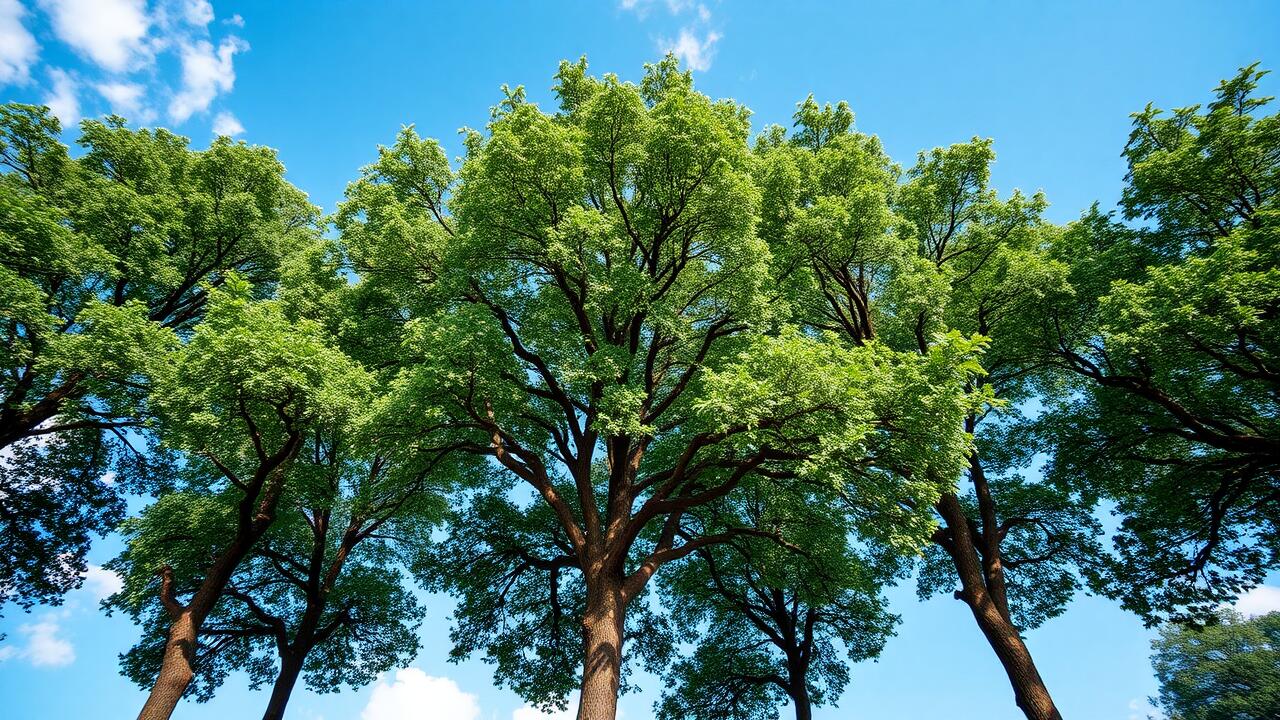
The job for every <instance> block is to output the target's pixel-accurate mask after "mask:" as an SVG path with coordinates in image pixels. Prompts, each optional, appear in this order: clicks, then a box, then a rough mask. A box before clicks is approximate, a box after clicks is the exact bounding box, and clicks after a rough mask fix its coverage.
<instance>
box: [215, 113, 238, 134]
mask: <svg viewBox="0 0 1280 720" xmlns="http://www.w3.org/2000/svg"><path fill="white" fill-rule="evenodd" d="M243 132H244V125H241V124H240V121H239V120H237V119H236V116H235V115H232V114H231V113H229V112H220V113H218V114H217V115H215V116H214V118H213V134H214V135H230V136H231V137H235V136H236V135H239V134H241V133H243Z"/></svg>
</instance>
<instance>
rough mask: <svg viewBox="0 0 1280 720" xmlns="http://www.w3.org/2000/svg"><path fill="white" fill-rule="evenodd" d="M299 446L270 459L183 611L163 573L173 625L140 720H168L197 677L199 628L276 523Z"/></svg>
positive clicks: (296, 438) (294, 442)
mask: <svg viewBox="0 0 1280 720" xmlns="http://www.w3.org/2000/svg"><path fill="white" fill-rule="evenodd" d="M300 446H301V435H298V434H296V433H294V434H293V435H292V437H291V438H290V441H289V443H288V444H286V446H285V447H284V448H282V449H281V450H280V451H279V452H278V453H277V454H276V455H274V456H273V457H272V458H271V461H272V464H273V467H272V469H271V470H270V471H269V473H268V474H267V476H266V477H265V478H264V479H263V480H262V481H261V483H262V484H261V488H262V491H261V492H260V493H255V495H254V496H249V497H246V498H245V499H244V500H242V501H241V506H240V519H239V526H238V527H237V529H236V536H235V537H234V538H233V539H232V541H231V544H230V545H229V546H227V549H226V550H224V551H223V552H222V554H220V555H218V556H217V558H215V559H214V562H213V565H212V566H211V567H210V568H209V572H208V573H207V574H206V575H205V577H204V580H202V581H201V583H200V587H199V588H198V589H197V590H196V592H195V595H193V596H192V597H191V602H189V603H187V605H186V606H185V607H184V606H181V605H179V604H178V602H177V600H176V599H175V598H174V596H173V590H172V585H171V582H172V576H171V573H170V571H169V569H168V568H165V569H164V571H163V573H162V575H163V576H164V579H163V581H162V582H161V586H160V599H161V602H162V603H163V604H164V606H165V609H166V610H168V612H169V614H170V616H171V617H173V618H174V620H173V624H172V625H170V627H169V640H168V642H167V643H166V645H165V653H164V657H163V659H162V660H161V663H160V673H159V675H158V676H157V677H156V682H155V685H153V686H152V688H151V694H150V695H149V696H148V697H147V702H146V704H144V705H143V706H142V712H140V713H138V720H168V718H169V717H170V716H171V715H172V714H173V710H174V708H176V707H177V706H178V701H179V700H181V699H182V695H183V693H185V692H186V689H187V686H188V685H190V684H191V679H192V678H193V677H195V665H194V662H195V652H196V643H197V642H198V641H199V637H200V628H201V627H202V626H203V625H204V620H205V618H206V617H208V616H209V613H210V612H212V611H213V607H214V605H215V604H217V602H218V600H219V599H220V598H221V597H222V595H223V593H224V592H226V589H227V584H228V583H230V582H231V577H232V575H234V574H235V571H236V568H237V567H239V566H240V563H241V562H243V561H244V558H245V556H247V555H248V554H249V551H250V550H252V549H253V546H254V544H255V543H256V542H257V541H258V539H259V538H261V537H262V536H263V535H264V534H265V533H266V532H267V529H268V528H270V527H271V523H272V522H274V521H275V512H276V504H277V503H278V502H279V501H280V494H281V493H282V492H283V491H284V477H283V468H284V467H285V466H286V465H287V464H288V461H289V460H292V459H293V457H294V456H295V455H296V454H297V450H298V448H299V447H300Z"/></svg>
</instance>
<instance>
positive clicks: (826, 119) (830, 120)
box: [793, 94, 853, 151]
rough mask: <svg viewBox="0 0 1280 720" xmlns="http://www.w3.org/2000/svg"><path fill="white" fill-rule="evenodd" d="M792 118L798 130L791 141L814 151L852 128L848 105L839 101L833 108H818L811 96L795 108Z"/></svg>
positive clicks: (825, 106) (851, 117)
mask: <svg viewBox="0 0 1280 720" xmlns="http://www.w3.org/2000/svg"><path fill="white" fill-rule="evenodd" d="M793 117H794V118H795V125H796V127H798V128H800V129H799V130H798V131H797V132H796V135H795V138H793V141H794V142H795V143H796V144H798V145H800V146H801V147H804V148H808V149H809V150H814V151H817V150H821V149H822V146H823V145H825V144H827V143H829V142H831V140H833V139H834V138H837V137H840V136H843V135H844V134H845V133H847V132H848V131H849V129H850V128H852V127H853V111H852V110H850V109H849V103H847V102H845V101H843V100H841V101H840V102H839V103H837V104H836V106H835V107H834V108H833V107H831V103H827V104H826V105H824V106H822V107H819V106H818V103H817V102H815V101H814V99H813V95H812V94H811V95H809V97H807V98H805V99H804V102H802V103H800V104H799V105H798V106H797V107H796V112H795V115H794V116H793Z"/></svg>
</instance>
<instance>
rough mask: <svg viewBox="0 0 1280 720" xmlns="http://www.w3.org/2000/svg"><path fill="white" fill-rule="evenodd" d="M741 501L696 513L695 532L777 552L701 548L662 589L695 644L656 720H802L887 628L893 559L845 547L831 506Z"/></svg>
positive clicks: (674, 674)
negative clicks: (766, 534)
mask: <svg viewBox="0 0 1280 720" xmlns="http://www.w3.org/2000/svg"><path fill="white" fill-rule="evenodd" d="M746 490H747V491H746V492H743V493H740V494H739V495H738V496H737V497H736V498H734V500H735V502H733V503H731V504H730V503H719V504H717V505H716V506H712V507H708V508H703V509H701V510H700V513H699V514H700V515H701V516H702V518H703V521H704V522H707V523H708V524H709V525H711V526H712V527H719V526H725V525H730V526H738V525H751V526H755V527H773V528H777V529H778V530H779V532H781V533H782V534H783V536H785V537H786V538H787V546H783V545H780V544H778V543H775V542H771V541H768V540H761V539H759V538H738V539H736V540H733V541H731V542H728V543H724V544H720V545H715V546H709V547H704V548H700V549H699V550H698V551H697V552H696V553H694V554H693V555H691V556H690V557H689V558H687V559H685V560H683V561H681V563H680V565H679V566H677V567H676V568H674V569H673V571H672V572H671V573H670V574H669V575H668V576H667V577H666V579H665V581H664V582H663V583H662V585H663V589H664V591H665V599H666V600H667V604H668V605H669V606H670V607H671V608H672V612H673V614H674V616H675V623H674V624H675V626H676V627H680V628H683V629H684V630H683V632H682V633H681V635H682V636H683V637H682V639H684V640H685V641H692V642H694V643H696V644H695V647H694V651H693V653H692V654H691V655H689V656H686V657H683V658H681V659H680V660H679V661H678V662H677V663H675V665H674V666H673V667H672V669H671V672H670V673H669V675H668V677H667V682H668V685H667V690H666V691H665V692H664V693H663V697H662V700H661V701H660V702H659V703H657V704H656V705H655V707H656V709H657V711H658V713H657V714H658V717H659V718H662V719H663V720H676V719H677V718H690V719H691V720H713V719H721V720H757V719H758V720H764V719H765V718H776V717H777V716H778V712H779V711H778V708H779V706H780V705H782V703H783V702H787V703H789V704H790V705H791V706H792V708H793V711H794V713H795V717H796V720H809V719H810V718H812V717H813V706H815V705H824V704H832V705H834V704H835V702H836V700H838V699H839V697H840V694H841V693H842V692H843V691H844V688H845V686H846V685H847V683H848V681H849V669H848V667H847V666H846V664H845V661H846V658H847V659H848V660H850V661H854V662H856V661H859V660H865V659H869V658H873V657H875V656H877V655H879V653H880V650H881V649H882V648H883V647H884V643H885V639H886V638H887V637H888V636H889V635H890V634H892V631H893V626H894V624H895V623H896V622H897V617H896V616H894V615H891V614H889V612H888V611H887V610H886V609H885V599H884V597H883V596H882V595H881V594H880V591H881V588H882V586H883V585H884V584H885V583H886V582H888V581H891V580H892V578H893V577H894V576H895V575H897V574H898V572H899V571H900V570H901V569H902V567H903V566H904V565H905V563H903V562H902V558H901V557H899V556H896V555H895V554H894V553H893V552H892V551H886V550H884V549H879V550H877V549H876V548H874V546H873V545H871V544H869V543H866V542H865V541H858V540H855V538H854V537H853V536H852V535H851V533H853V532H854V527H853V523H851V522H850V517H849V515H848V514H847V513H845V512H844V510H843V508H842V507H841V506H840V504H839V503H838V502H832V501H831V500H832V499H831V498H830V497H823V495H822V494H818V493H815V494H812V495H804V494H800V493H794V492H793V493H787V494H782V493H777V492H776V491H775V490H774V489H773V488H770V487H767V486H763V487H755V488H746ZM864 537H865V536H864ZM854 542H859V544H861V545H863V549H857V548H855V547H853V543H854ZM922 542H923V539H922Z"/></svg>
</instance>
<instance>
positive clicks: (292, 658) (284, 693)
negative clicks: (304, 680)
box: [262, 653, 306, 720]
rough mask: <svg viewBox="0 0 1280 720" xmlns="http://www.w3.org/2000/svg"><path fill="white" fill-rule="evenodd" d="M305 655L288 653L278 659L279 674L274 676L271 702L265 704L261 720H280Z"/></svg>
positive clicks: (300, 670)
mask: <svg viewBox="0 0 1280 720" xmlns="http://www.w3.org/2000/svg"><path fill="white" fill-rule="evenodd" d="M305 657H306V655H305V653H289V654H287V655H282V656H281V657H280V674H279V675H277V676H276V684H275V686H274V687H272V688H271V700H270V702H268V703H267V711H266V712H265V713H263V714H262V720H281V718H283V717H284V709H285V706H286V705H288V704H289V696H290V695H291V694H292V693H293V686H294V685H296V684H297V682H298V676H299V675H301V674H302V661H303V659H304V658H305Z"/></svg>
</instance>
